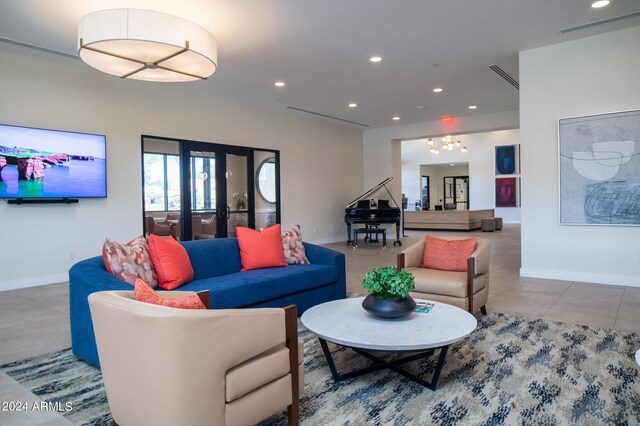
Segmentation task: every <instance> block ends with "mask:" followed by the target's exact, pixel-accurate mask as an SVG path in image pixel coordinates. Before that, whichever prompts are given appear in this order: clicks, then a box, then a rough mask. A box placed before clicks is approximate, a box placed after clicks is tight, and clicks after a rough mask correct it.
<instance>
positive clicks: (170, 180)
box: [166, 155, 181, 211]
mask: <svg viewBox="0 0 640 426" xmlns="http://www.w3.org/2000/svg"><path fill="white" fill-rule="evenodd" d="M166 161H167V207H168V210H171V211H180V194H181V191H180V156H179V155H167V156H166Z"/></svg>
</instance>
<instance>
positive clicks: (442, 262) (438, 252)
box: [421, 235, 478, 272]
mask: <svg viewBox="0 0 640 426" xmlns="http://www.w3.org/2000/svg"><path fill="white" fill-rule="evenodd" d="M477 245H478V242H477V240H476V239H475V238H467V239H464V240H443V239H440V238H434V237H432V236H429V235H427V236H426V237H425V238H424V258H423V260H422V264H423V265H421V266H423V267H425V268H429V269H440V270H442V271H459V272H463V271H466V270H467V258H469V256H471V255H472V254H473V252H474V251H476V247H477Z"/></svg>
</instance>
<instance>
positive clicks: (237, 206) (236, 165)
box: [225, 154, 249, 237]
mask: <svg viewBox="0 0 640 426" xmlns="http://www.w3.org/2000/svg"><path fill="white" fill-rule="evenodd" d="M247 171H248V159H247V156H246V155H235V154H227V170H226V171H225V176H226V179H227V207H228V208H229V209H228V211H229V220H228V221H227V236H229V237H235V236H236V226H244V227H246V226H249V214H248V212H249V197H248V188H247Z"/></svg>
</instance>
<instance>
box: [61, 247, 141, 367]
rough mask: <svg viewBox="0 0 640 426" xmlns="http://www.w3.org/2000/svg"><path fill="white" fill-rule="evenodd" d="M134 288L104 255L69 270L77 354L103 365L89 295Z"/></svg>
mask: <svg viewBox="0 0 640 426" xmlns="http://www.w3.org/2000/svg"><path fill="white" fill-rule="evenodd" d="M106 290H133V286H132V285H131V284H129V283H126V282H124V281H122V280H121V279H119V278H116V277H115V276H113V275H112V274H110V273H109V272H107V270H106V269H105V267H104V262H103V261H102V257H101V256H96V257H92V258H90V259H86V260H83V261H80V262H78V263H76V264H75V265H73V266H72V267H71V269H70V270H69V319H70V325H71V346H72V348H73V353H74V354H75V355H76V356H77V357H78V358H80V359H83V360H85V361H87V362H89V363H90V364H94V365H99V361H98V350H97V348H96V343H95V336H94V333H93V323H92V322H91V313H90V311H89V302H88V300H87V299H88V297H89V295H90V294H91V293H95V292H96V291H106Z"/></svg>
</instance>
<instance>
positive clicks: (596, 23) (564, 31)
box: [560, 12, 640, 34]
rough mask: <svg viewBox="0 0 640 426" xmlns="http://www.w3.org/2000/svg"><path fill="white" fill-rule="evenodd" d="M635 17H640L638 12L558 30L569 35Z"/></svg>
mask: <svg viewBox="0 0 640 426" xmlns="http://www.w3.org/2000/svg"><path fill="white" fill-rule="evenodd" d="M636 16H640V12H633V13H629V14H627V15H621V16H616V17H614V18H609V19H603V20H601V21H594V22H589V23H587V24H582V25H576V26H575V27H569V28H563V29H561V30H560V32H561V33H562V34H564V33H570V32H571V31H578V30H584V29H585V28H591V27H596V26H598V25H603V24H609V23H611V22H617V21H621V20H623V19H629V18H635V17H636Z"/></svg>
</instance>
